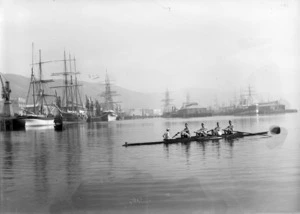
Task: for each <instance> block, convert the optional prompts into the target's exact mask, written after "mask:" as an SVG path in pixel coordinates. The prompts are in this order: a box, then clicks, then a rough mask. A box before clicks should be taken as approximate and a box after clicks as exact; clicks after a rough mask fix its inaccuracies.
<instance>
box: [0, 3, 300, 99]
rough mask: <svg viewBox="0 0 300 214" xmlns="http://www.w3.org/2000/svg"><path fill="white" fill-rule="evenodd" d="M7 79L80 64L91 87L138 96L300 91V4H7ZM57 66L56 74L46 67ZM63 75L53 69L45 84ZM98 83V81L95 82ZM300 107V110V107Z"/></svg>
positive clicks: (1, 42)
mask: <svg viewBox="0 0 300 214" xmlns="http://www.w3.org/2000/svg"><path fill="white" fill-rule="evenodd" d="M0 4H1V7H0V8H1V10H0V12H1V13H0V14H1V15H0V33H1V34H0V50H1V51H0V59H1V62H0V70H1V72H2V73H15V74H21V75H23V76H28V77H29V76H30V63H31V61H32V43H34V60H35V61H37V60H38V49H41V51H42V59H43V60H54V59H62V58H63V52H64V50H65V51H66V52H67V54H69V53H70V54H71V55H72V57H73V56H75V57H76V60H77V64H76V66H77V70H78V71H80V72H81V79H82V80H89V81H103V80H104V78H105V72H106V71H107V72H108V74H109V75H110V78H111V79H112V80H113V81H114V83H115V84H116V85H118V86H121V87H124V88H126V89H130V90H134V91H138V92H163V91H165V90H166V89H169V90H170V91H176V90H183V89H185V88H199V89H200V90H201V88H203V89H215V90H217V91H219V92H220V93H222V92H223V91H226V90H227V91H239V90H241V88H246V87H247V86H248V85H249V84H251V86H253V87H254V88H255V90H256V91H257V92H258V93H260V92H265V93H271V94H272V93H273V94H281V95H282V96H284V95H285V94H289V95H288V96H289V97H288V98H289V99H290V100H291V101H292V102H293V103H296V102H298V101H299V100H297V99H298V97H296V96H295V95H291V94H295V93H298V92H299V91H300V87H299V86H298V81H299V79H300V72H299V68H300V52H299V48H300V44H299V39H300V17H299V15H300V7H299V6H300V5H299V1H297V0H251V1H250V0H199V1H195V0H186V1H183V0H181V1H179V0H122V1H121V0H120V1H118V0H110V1H108V0H107V1H101V0H100V1H96V0H90V1H84V0H72V1H71V0H39V1H36V0H23V1H21V0H2V2H1V3H0ZM47 66H48V67H47ZM62 69H63V67H62V66H61V67H58V66H52V67H51V65H45V68H44V71H45V72H44V73H45V75H46V76H47V75H50V74H51V73H53V71H54V70H55V72H61V71H63V70H62ZM96 76H99V78H98V79H94V80H93V79H92V78H90V77H96ZM299 103H300V102H299Z"/></svg>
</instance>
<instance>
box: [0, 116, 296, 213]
mask: <svg viewBox="0 0 300 214" xmlns="http://www.w3.org/2000/svg"><path fill="white" fill-rule="evenodd" d="M229 119H231V120H232V121H233V123H234V125H235V129H236V130H241V131H248V132H260V131H265V130H269V128H270V127H271V126H273V125H279V126H280V127H282V132H281V134H279V135H272V136H271V137H262V136H254V137H248V138H241V139H236V140H231V141H225V140H223V139H222V140H219V141H215V142H212V141H207V142H191V143H187V144H180V143H179V144H172V145H169V146H164V145H152V146H137V147H127V148H126V147H123V146H122V145H123V144H124V143H125V141H126V142H147V141H155V140H161V139H162V134H163V132H164V131H165V129H166V128H170V129H171V135H174V134H175V133H176V132H177V131H179V130H182V129H183V127H184V123H185V122H188V124H189V128H190V130H192V131H196V130H197V129H199V128H200V124H201V122H205V124H206V127H208V128H213V127H215V124H216V122H217V121H219V123H220V126H221V127H223V128H224V127H225V126H227V123H228V120H229ZM299 121H300V115H299V113H296V114H283V115H274V116H259V117H256V116H253V117H208V118H190V119H187V120H185V119H164V118H154V119H144V120H143V119H141V120H125V121H116V122H113V123H105V122H98V123H90V124H84V123H82V124H72V125H69V126H67V127H66V129H65V130H64V131H62V132H56V131H54V130H53V129H30V130H26V131H17V132H2V133H0V213H147V214H148V213H259V212H260V213H270V212H271V213H274V212H300V203H299V201H300V143H299V140H298V133H300V123H299Z"/></svg>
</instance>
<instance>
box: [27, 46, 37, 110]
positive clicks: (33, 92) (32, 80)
mask: <svg viewBox="0 0 300 214" xmlns="http://www.w3.org/2000/svg"><path fill="white" fill-rule="evenodd" d="M33 51H34V44H33V43H32V59H31V60H32V66H31V83H32V99H33V112H34V113H35V114H36V112H35V105H36V104H35V88H34V84H35V83H34V73H33V63H34V59H33V58H34V56H33ZM31 83H30V84H31ZM29 92H30V86H29ZM26 106H27V102H26Z"/></svg>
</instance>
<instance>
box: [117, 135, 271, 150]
mask: <svg viewBox="0 0 300 214" xmlns="http://www.w3.org/2000/svg"><path fill="white" fill-rule="evenodd" d="M266 134H268V132H256V133H249V132H235V133H233V134H227V135H225V134H223V135H221V136H206V137H199V136H192V137H189V138H181V137H179V138H174V139H168V140H163V141H153V142H144V143H127V142H125V144H124V145H123V146H125V147H127V146H144V145H155V144H173V143H188V142H192V141H209V140H220V139H222V138H226V139H234V138H242V137H248V136H255V135H266Z"/></svg>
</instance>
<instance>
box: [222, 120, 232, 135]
mask: <svg viewBox="0 0 300 214" xmlns="http://www.w3.org/2000/svg"><path fill="white" fill-rule="evenodd" d="M228 123H229V126H227V127H226V129H224V133H225V134H233V124H232V123H231V120H229V122H228Z"/></svg>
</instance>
